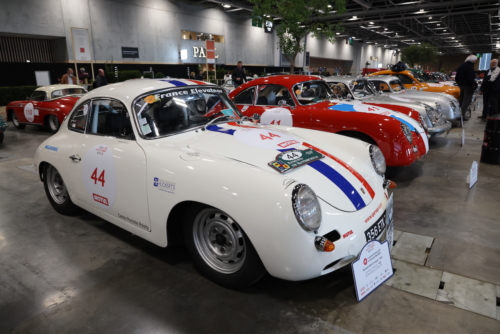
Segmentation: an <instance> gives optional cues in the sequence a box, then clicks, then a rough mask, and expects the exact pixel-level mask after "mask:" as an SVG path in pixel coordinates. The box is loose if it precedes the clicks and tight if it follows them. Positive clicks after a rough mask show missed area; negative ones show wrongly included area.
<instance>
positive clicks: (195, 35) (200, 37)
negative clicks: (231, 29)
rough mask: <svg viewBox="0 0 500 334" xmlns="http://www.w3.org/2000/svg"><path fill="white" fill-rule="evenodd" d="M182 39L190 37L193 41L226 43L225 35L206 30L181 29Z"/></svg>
mask: <svg viewBox="0 0 500 334" xmlns="http://www.w3.org/2000/svg"><path fill="white" fill-rule="evenodd" d="M181 37H182V39H190V40H193V41H214V42H216V43H224V36H221V35H214V34H208V33H205V32H194V31H186V30H181Z"/></svg>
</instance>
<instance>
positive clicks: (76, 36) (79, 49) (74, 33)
mask: <svg viewBox="0 0 500 334" xmlns="http://www.w3.org/2000/svg"><path fill="white" fill-rule="evenodd" d="M71 40H72V41H73V53H74V56H75V60H76V61H81V60H84V61H85V60H87V61H88V60H91V59H92V57H91V56H90V40H89V31H88V30H87V29H83V28H71Z"/></svg>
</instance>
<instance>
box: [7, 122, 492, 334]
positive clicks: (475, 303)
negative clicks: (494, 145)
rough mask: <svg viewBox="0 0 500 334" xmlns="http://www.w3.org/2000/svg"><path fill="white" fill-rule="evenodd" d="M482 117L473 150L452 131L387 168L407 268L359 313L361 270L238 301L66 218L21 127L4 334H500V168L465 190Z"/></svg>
mask: <svg viewBox="0 0 500 334" xmlns="http://www.w3.org/2000/svg"><path fill="white" fill-rule="evenodd" d="M478 115H479V114H478V113H477V112H474V113H473V115H472V118H471V120H470V121H469V122H466V123H465V126H466V129H465V146H464V147H461V144H460V143H461V133H462V129H461V128H457V127H454V128H453V129H452V130H451V132H450V133H449V134H448V136H447V137H438V138H435V139H432V140H431V142H430V147H431V149H430V152H429V153H428V154H427V155H426V156H425V157H424V158H423V159H421V160H420V161H418V162H416V163H415V164H413V165H412V166H410V167H405V168H393V169H390V170H389V171H388V174H387V175H388V177H389V178H390V179H391V180H393V181H396V182H397V184H398V187H397V188H396V189H394V196H395V209H394V211H395V229H396V230H397V231H396V233H395V237H396V238H397V241H396V243H395V246H394V249H393V253H392V256H393V265H394V268H395V269H396V272H395V275H394V277H393V278H391V279H390V280H389V281H387V282H386V283H385V284H384V285H382V286H381V287H379V288H378V289H377V290H376V291H375V292H374V293H372V294H371V295H369V296H368V297H367V298H365V299H364V300H363V301H362V302H360V303H358V302H357V300H356V295H355V292H354V283H353V278H352V273H351V268H350V266H347V267H344V268H343V269H341V270H339V271H337V272H334V273H332V274H329V275H326V276H323V277H320V278H317V279H313V280H308V281H303V282H288V281H283V280H279V279H276V278H273V277H270V276H266V277H265V278H264V279H262V280H261V281H259V282H258V283H257V284H255V285H254V286H252V287H250V288H248V289H245V290H242V291H232V290H227V289H224V288H221V287H219V286H217V285H215V284H214V283H212V282H211V281H208V280H207V279H205V278H204V277H202V276H201V275H200V274H199V273H198V272H196V270H195V269H194V268H193V265H192V263H191V261H190V258H189V256H188V254H187V251H186V249H185V248H184V247H183V246H175V247H169V248H166V249H164V248H160V247H157V246H155V245H153V244H151V243H149V242H147V241H144V240H142V239H140V238H138V237H136V236H134V235H132V234H130V233H129V232H126V231H124V230H122V229H120V228H118V227H116V226H114V225H112V224H111V223H108V222H106V221H103V220H102V219H100V218H98V217H96V216H94V215H92V214H90V213H85V212H84V213H82V214H80V215H78V216H75V217H66V216H62V215H59V214H58V213H56V212H55V211H54V209H53V208H52V207H51V206H50V204H49V201H48V200H47V198H46V196H45V192H44V189H43V184H42V182H40V179H39V177H38V175H36V174H34V170H33V167H32V164H33V159H32V158H33V155H34V153H35V150H36V148H37V146H38V145H39V144H40V143H41V142H42V141H43V140H44V139H45V138H47V137H49V136H50V133H48V132H46V131H45V130H40V129H38V128H37V127H34V126H28V127H26V129H25V130H16V129H15V128H14V127H13V126H10V127H9V128H8V130H7V132H6V133H5V140H4V143H3V144H0V333H151V334H152V333H500V321H499V320H500V307H498V306H497V304H498V305H500V243H499V242H498V240H500V218H499V217H500V166H494V165H487V164H482V163H480V164H479V178H478V182H477V184H476V185H475V186H474V187H473V188H472V189H469V188H468V185H467V184H466V178H467V174H468V172H469V168H470V167H471V164H472V162H473V160H476V161H478V162H479V159H480V154H481V145H482V139H483V128H484V124H485V123H483V122H481V121H479V120H478V119H477V116H478ZM131 177H133V176H131ZM256 209H257V208H256ZM263 233H265V231H263ZM290 247H293V245H290Z"/></svg>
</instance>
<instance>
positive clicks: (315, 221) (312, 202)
mask: <svg viewBox="0 0 500 334" xmlns="http://www.w3.org/2000/svg"><path fill="white" fill-rule="evenodd" d="M292 208H293V212H294V213H295V218H297V221H298V222H299V225H300V227H302V228H303V229H304V230H306V231H317V230H318V229H319V227H320V226H321V207H320V206H319V201H318V198H317V197H316V194H315V193H314V191H313V190H312V189H311V188H310V187H309V186H308V185H305V184H298V185H296V186H295V187H294V188H293V191H292Z"/></svg>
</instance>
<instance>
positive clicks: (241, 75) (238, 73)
mask: <svg viewBox="0 0 500 334" xmlns="http://www.w3.org/2000/svg"><path fill="white" fill-rule="evenodd" d="M247 81H248V80H247V75H246V73H245V69H244V68H243V63H242V62H241V60H240V61H239V62H238V67H236V68H235V69H234V71H233V83H234V88H236V87H238V86H239V85H243V82H247Z"/></svg>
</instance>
